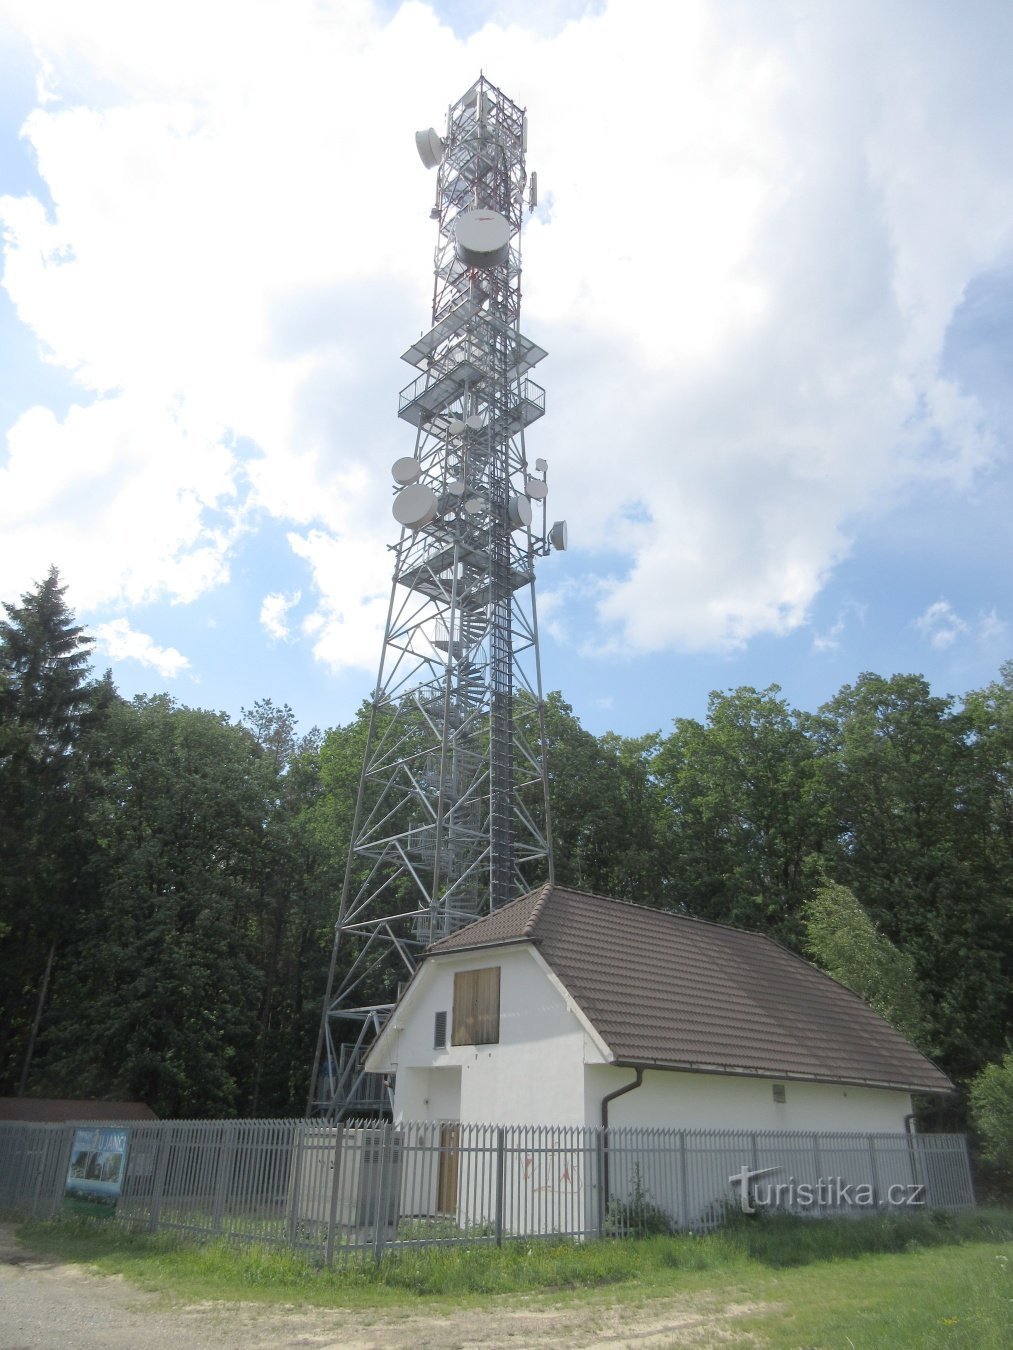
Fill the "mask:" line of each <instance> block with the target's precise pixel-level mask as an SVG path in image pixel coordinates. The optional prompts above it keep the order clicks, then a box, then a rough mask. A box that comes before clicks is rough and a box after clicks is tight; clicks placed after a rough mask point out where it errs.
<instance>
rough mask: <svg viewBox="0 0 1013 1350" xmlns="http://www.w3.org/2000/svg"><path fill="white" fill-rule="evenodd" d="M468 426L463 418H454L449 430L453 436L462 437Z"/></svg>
mask: <svg viewBox="0 0 1013 1350" xmlns="http://www.w3.org/2000/svg"><path fill="white" fill-rule="evenodd" d="M466 425H467V423H466V422H465V420H464V418H463V417H452V418H451V419H450V423H449V426H448V428H447V430H448V431H449V432H450V434H451V436H460V435H461V433H462V432H463V431H464V428H465V426H466Z"/></svg>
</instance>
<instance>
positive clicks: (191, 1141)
mask: <svg viewBox="0 0 1013 1350" xmlns="http://www.w3.org/2000/svg"><path fill="white" fill-rule="evenodd" d="M106 1128H107V1129H108V1128H111V1126H110V1127H106ZM116 1129H117V1131H119V1132H120V1135H121V1137H122V1143H121V1144H120V1143H117V1145H116V1147H117V1148H121V1147H122V1149H123V1152H122V1154H116V1155H112V1154H103V1153H100V1152H96V1151H94V1150H92V1151H91V1152H86V1151H84V1149H83V1148H82V1144H81V1140H82V1138H85V1137H86V1136H89V1135H95V1136H96V1137H97V1134H98V1127H97V1126H96V1124H95V1122H89V1123H88V1124H87V1125H85V1124H81V1125H74V1124H68V1125H25V1124H12V1123H0V1209H3V1210H5V1211H7V1212H9V1213H14V1214H21V1215H27V1216H33V1217H40V1218H52V1217H56V1216H57V1215H59V1214H60V1213H62V1212H64V1211H65V1210H66V1209H67V1207H68V1206H69V1207H70V1208H72V1209H73V1208H77V1209H78V1210H80V1209H82V1208H83V1209H84V1210H85V1212H91V1213H104V1214H108V1215H110V1217H112V1218H114V1219H115V1220H116V1221H118V1222H123V1223H126V1224H128V1225H131V1226H132V1227H134V1228H137V1229H141V1230H146V1231H149V1232H172V1233H183V1234H190V1235H192V1236H194V1237H201V1238H210V1237H226V1238H231V1239H238V1240H245V1241H250V1242H260V1243H266V1244H275V1245H279V1246H284V1247H289V1248H293V1249H296V1250H303V1251H306V1252H309V1253H312V1254H315V1255H316V1256H318V1257H319V1258H320V1259H322V1260H324V1261H326V1262H327V1263H328V1264H331V1263H333V1262H334V1261H335V1260H342V1259H344V1258H346V1257H348V1256H350V1255H353V1254H355V1253H372V1254H373V1255H375V1256H377V1257H379V1255H380V1254H381V1253H382V1252H384V1251H385V1250H389V1249H404V1248H409V1247H418V1246H426V1245H433V1244H440V1243H454V1242H468V1243H482V1242H486V1243H499V1242H502V1241H503V1239H504V1238H510V1237H534V1236H538V1237H547V1236H560V1237H567V1238H574V1239H586V1238H595V1237H602V1236H621V1235H626V1234H629V1233H642V1232H651V1231H654V1232H657V1231H665V1230H693V1231H697V1232H701V1231H707V1230H709V1229H712V1228H715V1227H716V1226H717V1225H718V1224H720V1223H721V1222H722V1221H723V1219H724V1218H725V1217H726V1216H727V1215H728V1213H729V1211H732V1210H746V1211H751V1212H760V1211H763V1210H767V1209H770V1210H774V1209H779V1210H789V1211H792V1212H794V1213H797V1214H802V1215H808V1216H812V1217H820V1216H827V1215H835V1214H862V1213H868V1212H872V1211H874V1210H877V1209H879V1210H883V1209H888V1208H889V1209H893V1210H897V1211H903V1212H908V1213H918V1212H924V1211H925V1210H926V1209H948V1210H958V1209H966V1208H969V1207H971V1206H972V1205H973V1204H974V1195H973V1190H972V1185H971V1173H970V1166H969V1162H968V1156H967V1147H966V1142H965V1140H964V1137H963V1136H962V1135H926V1134H922V1135H907V1134H833V1133H827V1132H822V1131H819V1132H813V1131H805V1132H803V1131H797V1132H793V1131H768V1132H749V1131H734V1130H678V1129H637V1128H626V1127H619V1128H610V1129H608V1130H602V1129H598V1128H583V1127H566V1126H530V1125H469V1124H460V1123H433V1122H421V1123H418V1122H416V1123H407V1124H398V1125H392V1124H389V1123H382V1122H377V1121H355V1122H347V1123H345V1124H340V1125H333V1124H329V1123H324V1122H321V1121H312V1120H235V1121H157V1122H151V1123H146V1124H137V1123H134V1122H129V1123H121V1124H119V1125H117V1126H116ZM89 1178H92V1180H89Z"/></svg>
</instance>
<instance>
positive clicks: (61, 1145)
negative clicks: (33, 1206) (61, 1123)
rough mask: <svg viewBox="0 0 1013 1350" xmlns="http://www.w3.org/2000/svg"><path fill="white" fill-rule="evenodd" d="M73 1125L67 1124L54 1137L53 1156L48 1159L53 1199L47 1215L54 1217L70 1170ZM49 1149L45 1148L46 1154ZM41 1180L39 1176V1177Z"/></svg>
mask: <svg viewBox="0 0 1013 1350" xmlns="http://www.w3.org/2000/svg"><path fill="white" fill-rule="evenodd" d="M74 1131H75V1127H74V1126H73V1125H68V1126H66V1127H65V1129H64V1130H61V1131H60V1133H59V1134H58V1135H57V1137H56V1141H55V1142H56V1148H55V1150H52V1151H53V1152H55V1155H56V1156H55V1157H54V1158H52V1159H51V1160H50V1162H51V1166H52V1167H53V1171H54V1176H53V1200H52V1205H51V1207H50V1211H49V1215H48V1217H49V1218H50V1219H55V1218H56V1216H57V1215H58V1214H59V1212H60V1210H61V1209H62V1208H63V1197H64V1196H65V1195H66V1193H67V1173H68V1172H69V1171H70V1157H71V1154H72V1153H73V1151H74ZM50 1151H51V1150H49V1149H47V1150H46V1152H47V1154H48V1153H50ZM40 1180H41V1178H40Z"/></svg>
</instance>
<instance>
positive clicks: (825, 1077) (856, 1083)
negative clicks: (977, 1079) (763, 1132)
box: [615, 1055, 956, 1096]
mask: <svg viewBox="0 0 1013 1350" xmlns="http://www.w3.org/2000/svg"><path fill="white" fill-rule="evenodd" d="M615 1063H616V1065H617V1066H621V1067H623V1068H630V1069H655V1070H658V1071H659V1072H662V1073H708V1074H719V1075H723V1076H724V1077H729V1078H763V1079H769V1080H771V1081H773V1080H776V1081H777V1082H781V1081H789V1080H790V1081H791V1082H795V1083H835V1084H840V1085H841V1086H842V1087H866V1088H886V1089H888V1090H890V1091H892V1092H920V1093H926V1094H929V1095H933V1096H946V1095H948V1094H949V1093H951V1092H955V1091H956V1088H955V1087H954V1086H953V1084H952V1083H951V1082H950V1081H949V1079H946V1083H947V1086H946V1087H942V1086H939V1085H936V1086H934V1087H930V1086H929V1085H928V1084H926V1083H911V1082H897V1081H896V1080H892V1079H879V1078H858V1077H848V1078H845V1077H841V1076H839V1075H832V1074H812V1073H799V1072H798V1071H797V1070H792V1069H770V1068H764V1069H758V1068H755V1067H752V1066H742V1065H735V1064H707V1063H704V1062H701V1061H698V1060H660V1059H644V1058H641V1057H638V1056H635V1055H617V1056H616V1060H615ZM940 1076H941V1077H942V1076H943V1075H940Z"/></svg>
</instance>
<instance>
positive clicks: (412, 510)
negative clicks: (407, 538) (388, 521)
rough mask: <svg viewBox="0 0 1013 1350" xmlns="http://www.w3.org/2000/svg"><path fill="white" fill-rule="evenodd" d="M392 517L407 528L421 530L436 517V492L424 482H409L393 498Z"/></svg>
mask: <svg viewBox="0 0 1013 1350" xmlns="http://www.w3.org/2000/svg"><path fill="white" fill-rule="evenodd" d="M393 511H394V519H395V520H396V521H397V523H398V524H399V525H403V526H404V527H405V528H406V529H408V530H421V529H422V527H423V525H428V524H429V522H430V521H431V520H435V519H436V515H437V511H438V503H437V501H436V493H435V492H434V491H433V490H432V488H428V487H426V485H425V483H409V484H408V486H407V487H405V488H402V489H401V491H400V492H399V493H398V494H397V496H396V497H395V498H394V506H393Z"/></svg>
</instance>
